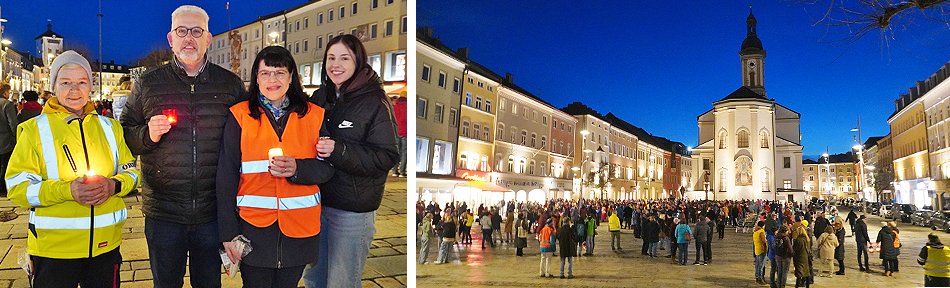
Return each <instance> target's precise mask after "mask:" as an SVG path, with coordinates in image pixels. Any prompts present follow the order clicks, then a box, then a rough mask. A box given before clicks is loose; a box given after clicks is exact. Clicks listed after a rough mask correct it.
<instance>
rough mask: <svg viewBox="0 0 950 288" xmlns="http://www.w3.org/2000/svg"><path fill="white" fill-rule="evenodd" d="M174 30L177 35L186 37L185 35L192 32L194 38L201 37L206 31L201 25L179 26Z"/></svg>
mask: <svg viewBox="0 0 950 288" xmlns="http://www.w3.org/2000/svg"><path fill="white" fill-rule="evenodd" d="M172 31H175V35H178V37H181V38H185V36H187V35H188V34H189V32H191V37H194V38H198V37H201V35H204V33H205V29H204V28H201V27H192V28H185V27H178V28H175V30H172Z"/></svg>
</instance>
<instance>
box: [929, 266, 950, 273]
mask: <svg viewBox="0 0 950 288" xmlns="http://www.w3.org/2000/svg"><path fill="white" fill-rule="evenodd" d="M924 270H927V271H930V272H937V273H950V270H947V269H933V268H927V267H924Z"/></svg>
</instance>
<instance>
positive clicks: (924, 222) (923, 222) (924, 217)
mask: <svg viewBox="0 0 950 288" xmlns="http://www.w3.org/2000/svg"><path fill="white" fill-rule="evenodd" d="M933 216H934V211H930V210H920V211H917V212H916V213H914V215H913V216H911V218H910V223H911V224H913V225H917V226H923V227H930V219H931V218H932V217H933Z"/></svg>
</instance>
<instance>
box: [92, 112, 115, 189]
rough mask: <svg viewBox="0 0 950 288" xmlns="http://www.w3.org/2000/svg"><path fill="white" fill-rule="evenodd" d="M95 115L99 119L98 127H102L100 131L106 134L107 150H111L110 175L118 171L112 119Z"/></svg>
mask: <svg viewBox="0 0 950 288" xmlns="http://www.w3.org/2000/svg"><path fill="white" fill-rule="evenodd" d="M93 116H96V119H99V127H101V128H102V133H103V134H106V140H108V141H109V150H111V151H112V163H113V166H112V171H113V172H112V173H113V174H112V175H115V174H118V173H119V145H118V144H116V143H117V142H116V141H115V132H112V121H109V118H106V117H105V116H99V115H93Z"/></svg>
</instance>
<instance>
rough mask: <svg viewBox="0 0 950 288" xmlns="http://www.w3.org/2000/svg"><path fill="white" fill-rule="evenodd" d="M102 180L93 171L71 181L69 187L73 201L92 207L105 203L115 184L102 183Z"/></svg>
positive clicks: (111, 182)
mask: <svg viewBox="0 0 950 288" xmlns="http://www.w3.org/2000/svg"><path fill="white" fill-rule="evenodd" d="M103 178H104V177H102V176H99V175H98V174H96V172H95V171H93V170H89V172H86V174H84V175H82V176H81V177H78V178H76V179H75V180H73V182H72V183H70V185H69V188H70V193H71V194H72V196H73V200H76V202H79V203H82V204H86V205H92V206H97V205H102V203H105V201H106V200H108V199H109V196H112V193H113V192H114V191H113V190H114V189H115V182H113V181H102V180H103Z"/></svg>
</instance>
